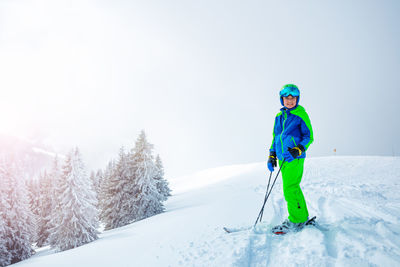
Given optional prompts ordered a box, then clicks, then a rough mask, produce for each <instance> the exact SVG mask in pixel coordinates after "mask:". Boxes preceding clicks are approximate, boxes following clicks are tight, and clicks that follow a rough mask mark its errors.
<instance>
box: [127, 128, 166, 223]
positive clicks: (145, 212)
mask: <svg viewBox="0 0 400 267" xmlns="http://www.w3.org/2000/svg"><path fill="white" fill-rule="evenodd" d="M152 150H153V145H152V144H150V143H149V142H147V139H146V134H145V132H144V131H141V133H140V135H139V137H138V139H137V141H136V144H135V147H134V149H133V150H132V153H131V155H130V158H131V159H130V169H131V173H132V174H133V177H134V189H133V190H134V191H133V198H134V207H135V218H134V219H135V220H141V219H144V218H147V217H150V216H153V215H156V214H158V213H161V212H163V211H164V206H163V204H162V201H163V200H165V197H164V196H163V195H162V194H161V193H160V192H159V190H158V189H157V180H156V179H154V178H155V177H156V174H157V167H156V165H155V163H154V157H153V154H152V153H153V152H152Z"/></svg>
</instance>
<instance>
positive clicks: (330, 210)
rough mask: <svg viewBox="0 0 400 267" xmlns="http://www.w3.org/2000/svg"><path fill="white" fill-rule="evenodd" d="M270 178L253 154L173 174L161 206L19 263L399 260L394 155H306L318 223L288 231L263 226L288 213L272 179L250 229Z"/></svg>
mask: <svg viewBox="0 0 400 267" xmlns="http://www.w3.org/2000/svg"><path fill="white" fill-rule="evenodd" d="M201 177H204V179H201ZM221 177H222V178H221ZM267 178H268V177H267V171H266V166H265V163H256V164H248V165H237V166H226V167H221V168H215V169H210V170H206V171H203V172H201V173H199V174H195V175H193V176H187V177H185V180H182V179H177V180H176V181H171V186H172V188H173V189H174V191H173V194H174V195H173V196H172V197H171V198H170V199H169V200H168V201H167V203H166V208H167V211H166V212H165V213H163V214H160V215H157V216H154V217H151V218H148V219H145V220H142V221H139V222H136V223H133V224H131V225H128V226H125V227H121V228H118V229H114V230H111V231H106V232H104V233H102V234H101V235H100V239H98V240H96V241H94V242H92V243H90V244H87V245H84V246H81V247H78V248H75V249H72V250H68V251H64V252H60V253H54V251H52V250H50V249H49V248H45V249H42V250H40V251H38V252H37V253H36V255H34V256H33V257H32V258H30V259H28V260H26V261H23V262H21V263H18V264H16V266H41V267H42V266H74V267H78V266H293V265H298V266H400V158H398V157H325V158H310V159H306V165H305V173H304V176H303V181H302V184H301V185H302V188H303V192H304V195H305V197H306V200H307V203H308V209H309V212H310V215H316V216H317V221H318V222H319V223H320V225H321V226H322V227H323V229H317V228H315V227H308V228H306V229H304V230H303V231H301V232H299V233H290V234H287V235H285V236H273V235H272V234H270V233H269V229H270V227H271V226H272V225H274V224H278V223H280V222H282V221H283V220H284V219H285V218H286V216H287V213H286V208H285V201H284V199H283V195H282V182H281V180H280V179H279V178H278V182H277V184H276V187H275V188H274V191H273V193H272V194H271V198H270V200H269V202H268V203H267V205H266V207H265V212H264V218H263V221H262V222H261V223H260V224H258V225H257V227H256V228H255V229H253V228H252V225H253V224H254V222H255V219H256V217H257V215H258V213H259V210H260V208H261V205H262V201H263V199H264V194H265V189H266V184H267ZM180 184H181V187H180ZM191 184H192V185H196V187H194V186H190V185H191ZM223 226H228V227H233V228H237V229H239V228H243V229H244V230H243V231H239V232H235V233H231V234H227V233H225V232H224V231H223V230H222V227H223Z"/></svg>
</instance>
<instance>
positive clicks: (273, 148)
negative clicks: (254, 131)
mask: <svg viewBox="0 0 400 267" xmlns="http://www.w3.org/2000/svg"><path fill="white" fill-rule="evenodd" d="M276 118H277V117H275V122H274V128H273V130H272V144H271V147H270V148H269V152H270V153H271V152H276V151H275V146H274V144H275V127H276Z"/></svg>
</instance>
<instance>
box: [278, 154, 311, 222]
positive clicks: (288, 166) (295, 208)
mask: <svg viewBox="0 0 400 267" xmlns="http://www.w3.org/2000/svg"><path fill="white" fill-rule="evenodd" d="M279 166H282V161H279ZM303 167H304V158H302V159H294V160H293V161H291V162H287V161H285V163H283V166H282V169H281V172H282V181H283V195H284V196H285V200H286V203H287V209H288V213H289V218H288V219H289V220H290V221H291V222H293V223H302V222H305V221H307V219H308V210H307V205H306V200H305V199H304V195H303V192H302V191H301V188H300V182H301V178H302V176H303Z"/></svg>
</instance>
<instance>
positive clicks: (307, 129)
mask: <svg viewBox="0 0 400 267" xmlns="http://www.w3.org/2000/svg"><path fill="white" fill-rule="evenodd" d="M301 119H302V120H301V123H300V131H301V135H302V140H301V142H300V144H301V145H302V146H303V147H304V149H305V150H307V149H308V147H309V146H310V145H311V143H312V142H313V141H314V134H313V130H312V126H311V121H310V118H309V117H308V115H307V113H305V112H304V114H302V116H301Z"/></svg>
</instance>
